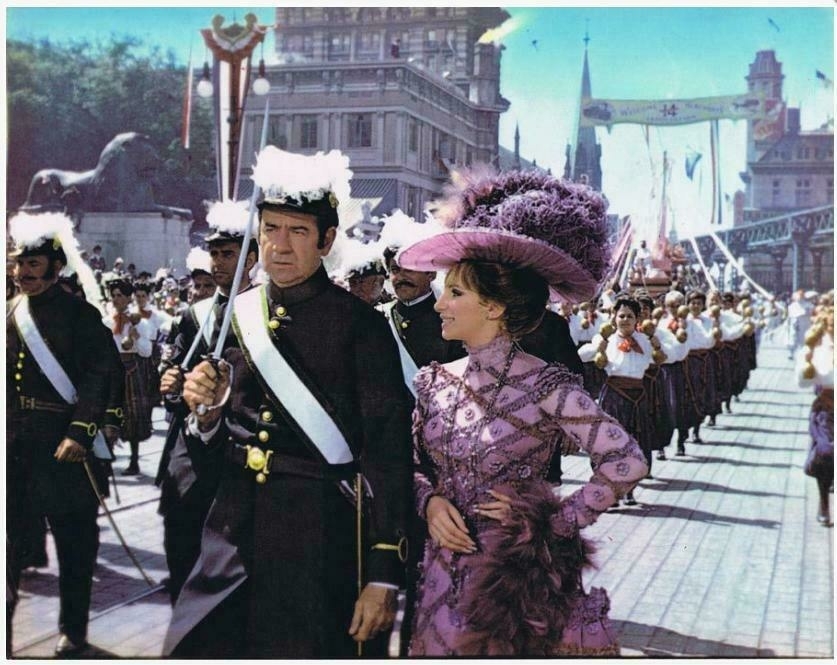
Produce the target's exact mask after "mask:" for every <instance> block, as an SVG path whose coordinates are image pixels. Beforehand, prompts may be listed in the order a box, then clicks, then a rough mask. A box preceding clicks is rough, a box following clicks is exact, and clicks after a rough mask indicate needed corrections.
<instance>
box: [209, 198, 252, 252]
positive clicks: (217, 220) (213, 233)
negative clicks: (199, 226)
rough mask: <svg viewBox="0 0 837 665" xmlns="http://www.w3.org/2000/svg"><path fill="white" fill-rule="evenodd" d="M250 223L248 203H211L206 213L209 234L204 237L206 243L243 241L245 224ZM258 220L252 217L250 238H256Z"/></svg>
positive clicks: (229, 201)
mask: <svg viewBox="0 0 837 665" xmlns="http://www.w3.org/2000/svg"><path fill="white" fill-rule="evenodd" d="M249 221H250V204H249V202H248V201H232V200H226V201H213V202H212V203H210V204H209V208H208V209H207V212H206V223H207V224H208V225H209V228H210V232H209V235H207V236H206V238H205V241H206V242H207V243H212V242H220V241H228V240H238V241H241V240H243V239H244V233H245V231H246V230H247V223H248V222H249ZM257 229H258V218H257V216H256V215H253V221H252V225H251V227H250V237H251V238H256V236H257V234H258V233H257Z"/></svg>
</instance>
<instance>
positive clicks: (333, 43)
mask: <svg viewBox="0 0 837 665" xmlns="http://www.w3.org/2000/svg"><path fill="white" fill-rule="evenodd" d="M350 53H351V35H349V33H347V32H338V33H334V34H332V35H331V36H330V37H329V40H328V59H329V60H332V61H333V60H348V59H349V55H350Z"/></svg>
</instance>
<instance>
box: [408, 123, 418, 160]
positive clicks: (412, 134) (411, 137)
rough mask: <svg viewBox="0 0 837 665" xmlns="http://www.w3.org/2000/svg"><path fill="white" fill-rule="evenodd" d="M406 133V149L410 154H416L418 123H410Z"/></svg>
mask: <svg viewBox="0 0 837 665" xmlns="http://www.w3.org/2000/svg"><path fill="white" fill-rule="evenodd" d="M407 133H408V137H407V148H408V149H409V150H410V152H418V123H417V122H416V121H415V120H411V121H410V125H409V127H408V128H407Z"/></svg>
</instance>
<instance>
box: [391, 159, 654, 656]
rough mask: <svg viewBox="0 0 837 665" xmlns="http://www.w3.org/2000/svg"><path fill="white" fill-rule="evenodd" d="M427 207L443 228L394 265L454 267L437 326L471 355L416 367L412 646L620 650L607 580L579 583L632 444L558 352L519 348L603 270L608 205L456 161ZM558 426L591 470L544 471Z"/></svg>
mask: <svg viewBox="0 0 837 665" xmlns="http://www.w3.org/2000/svg"><path fill="white" fill-rule="evenodd" d="M455 182H457V183H458V185H457V188H456V189H455V190H452V191H450V192H449V193H448V198H447V199H446V200H445V201H443V202H442V204H441V207H440V208H439V209H437V211H436V212H435V215H436V217H437V218H441V221H443V222H445V223H447V225H448V226H450V227H452V230H451V231H450V232H446V233H442V234H440V235H438V236H435V237H433V238H430V239H427V240H423V241H421V242H419V243H416V244H415V245H412V246H411V247H409V248H407V249H405V250H404V251H403V252H402V253H401V255H400V257H399V264H400V265H403V266H406V267H409V268H410V269H414V270H435V269H447V270H449V272H448V274H447V277H446V280H445V290H444V293H443V294H442V296H441V297H440V298H439V300H438V302H437V304H436V310H437V311H438V312H439V313H440V315H441V319H442V336H443V337H444V338H445V339H458V340H462V341H463V342H464V343H465V346H466V348H467V350H468V355H467V356H466V357H465V358H462V359H460V360H457V361H454V362H452V363H447V364H444V365H442V364H439V363H431V364H430V365H429V366H427V367H425V368H423V369H422V370H421V371H420V372H419V374H418V375H417V376H416V379H415V385H416V388H417V392H418V400H417V406H416V410H415V412H414V427H413V433H414V442H415V457H416V463H417V467H416V472H415V476H414V479H415V481H414V485H415V490H416V500H417V508H418V512H419V514H420V515H421V516H422V517H424V518H425V519H426V520H427V525H428V532H429V534H430V538H429V539H428V540H427V541H426V543H425V548H424V557H423V561H422V564H421V579H420V582H419V588H418V593H417V601H416V602H417V606H416V614H415V618H414V622H413V633H412V640H411V643H410V649H409V653H410V655H411V656H513V655H520V656H555V655H566V654H580V655H605V654H616V653H618V646H617V645H616V641H615V639H614V636H613V634H612V632H611V631H610V629H609V625H608V620H607V611H608V605H609V601H608V598H607V594H606V593H605V591H604V590H603V589H592V590H591V591H590V593H589V594H588V593H585V591H584V589H583V588H582V584H581V571H582V568H583V567H584V566H585V565H587V564H588V563H589V555H590V553H591V548H590V546H589V545H588V544H587V543H586V542H585V541H584V540H583V539H582V538H581V537H580V534H579V531H580V529H581V528H583V527H585V526H587V525H588V524H591V523H592V522H594V521H595V520H596V518H597V517H598V516H599V514H601V513H602V512H604V511H605V510H607V508H608V507H610V506H612V505H613V504H614V503H615V502H616V501H617V500H618V498H619V497H620V496H623V495H624V494H625V493H626V492H628V491H630V489H631V488H632V487H633V486H634V485H635V484H636V483H637V482H638V481H639V480H640V479H641V478H642V477H644V476H645V474H646V472H647V466H646V463H645V460H644V457H643V455H642V452H641V450H640V449H639V447H638V446H637V444H636V442H635V441H634V440H633V439H632V438H631V437H630V436H629V435H628V434H627V433H626V432H625V430H624V429H623V428H622V427H621V426H620V425H619V424H618V423H617V422H616V421H615V420H614V419H613V418H611V417H610V416H608V415H606V414H605V413H603V412H602V411H601V410H600V409H599V408H598V407H597V406H596V404H595V402H594V401H593V400H592V399H591V398H590V397H589V395H587V394H586V393H585V392H584V391H583V389H582V388H581V386H580V382H579V380H578V379H577V378H576V377H575V376H574V375H572V374H571V373H570V372H568V371H567V369H566V368H565V367H563V366H562V365H559V364H548V363H545V362H544V361H542V360H540V359H538V358H536V357H534V356H531V355H529V354H527V353H525V352H524V351H522V350H521V349H520V347H519V346H518V344H517V343H516V340H517V339H518V338H519V337H520V336H522V335H524V334H526V332H528V331H530V330H532V329H534V328H535V327H536V326H537V325H538V323H539V322H540V319H541V318H542V316H543V313H544V311H545V306H546V303H547V300H548V299H549V296H550V292H551V295H552V296H553V299H561V300H563V301H565V302H569V303H572V302H579V301H583V300H586V299H589V297H590V295H591V294H592V293H593V292H594V291H595V289H596V286H597V282H598V281H599V280H600V279H601V278H602V277H603V275H604V272H605V270H606V267H607V255H606V248H605V246H606V242H605V238H606V228H605V217H604V213H605V204H604V201H603V199H602V198H601V196H600V195H598V194H596V193H595V192H594V191H593V190H591V189H590V188H588V187H586V186H582V185H576V184H573V183H568V182H565V181H561V180H558V179H556V178H554V177H552V176H549V175H547V174H546V173H542V172H537V173H536V172H526V173H519V172H506V173H503V174H500V175H494V174H486V173H478V172H472V173H470V174H461V173H460V174H457V180H456V181H455ZM561 432H563V433H564V434H566V435H567V437H568V438H569V439H570V440H571V441H573V442H575V444H576V445H577V446H578V447H579V448H582V449H584V450H585V451H586V452H587V453H588V454H589V455H590V456H591V464H592V467H593V476H592V478H591V479H590V481H589V482H588V483H586V484H585V485H583V486H582V487H581V488H580V489H578V490H576V491H575V492H573V493H572V494H569V495H566V496H563V495H560V494H559V493H558V492H559V490H558V488H553V487H552V486H551V485H550V484H549V483H547V482H546V480H545V477H546V474H547V471H548V469H549V465H550V460H551V458H552V457H553V455H556V454H560V453H561V451H560V450H556V447H557V441H558V440H559V435H560V433H561Z"/></svg>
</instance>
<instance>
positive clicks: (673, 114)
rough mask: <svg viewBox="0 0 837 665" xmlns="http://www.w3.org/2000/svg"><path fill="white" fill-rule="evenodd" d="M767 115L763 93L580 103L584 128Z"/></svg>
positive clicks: (738, 118) (691, 121)
mask: <svg viewBox="0 0 837 665" xmlns="http://www.w3.org/2000/svg"><path fill="white" fill-rule="evenodd" d="M766 115H767V109H766V106H765V99H764V95H763V94H762V93H751V94H744V95H727V96H724V97H698V98H695V99H661V100H630V99H593V98H590V97H587V98H584V99H582V100H581V114H580V126H581V127H594V126H596V125H605V126H610V125H615V124H618V123H631V124H635V125H688V124H691V123H694V122H706V121H708V120H718V119H720V118H726V119H728V120H754V119H759V118H764V117H765V116H766Z"/></svg>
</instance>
